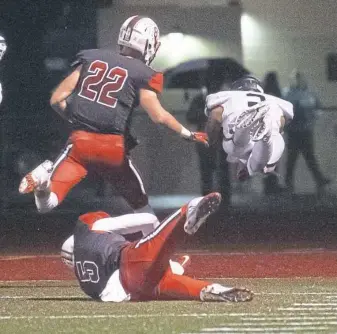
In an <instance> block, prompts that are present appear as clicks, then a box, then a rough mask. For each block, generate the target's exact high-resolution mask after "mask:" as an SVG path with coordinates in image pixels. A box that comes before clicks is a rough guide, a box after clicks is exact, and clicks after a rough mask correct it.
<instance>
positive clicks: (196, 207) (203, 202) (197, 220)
mask: <svg viewBox="0 0 337 334" xmlns="http://www.w3.org/2000/svg"><path fill="white" fill-rule="evenodd" d="M220 203H221V195H220V194H219V193H216V192H214V193H210V194H208V195H206V196H204V197H198V198H195V199H193V200H192V201H190V202H189V203H188V205H187V218H186V222H185V225H184V230H185V232H186V233H187V234H194V233H195V232H197V231H198V229H199V227H200V226H201V225H202V224H203V223H204V222H205V221H206V219H207V218H208V216H209V215H211V214H212V213H213V212H215V211H216V210H217V209H218V207H219V205H220Z"/></svg>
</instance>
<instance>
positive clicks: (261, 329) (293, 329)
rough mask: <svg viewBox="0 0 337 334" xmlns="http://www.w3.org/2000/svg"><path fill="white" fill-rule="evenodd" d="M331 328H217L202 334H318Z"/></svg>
mask: <svg viewBox="0 0 337 334" xmlns="http://www.w3.org/2000/svg"><path fill="white" fill-rule="evenodd" d="M327 329H329V327H326V326H317V327H314V328H298V327H291V326H290V327H288V326H284V327H281V326H280V327H269V328H264V327H256V328H246V329H244V328H235V327H217V328H203V329H202V330H201V332H207V333H214V332H215V333H218V332H221V333H222V332H227V333H233V332H245V333H251V332H264V333H270V332H271V331H276V332H277V333H279V331H296V332H299V331H304V332H305V333H307V332H311V331H314V332H315V333H317V331H318V330H327Z"/></svg>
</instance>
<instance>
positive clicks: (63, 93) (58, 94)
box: [50, 66, 82, 119]
mask: <svg viewBox="0 0 337 334" xmlns="http://www.w3.org/2000/svg"><path fill="white" fill-rule="evenodd" d="M81 68H82V66H78V67H77V68H76V69H75V70H74V71H73V72H72V73H71V74H69V75H68V76H67V77H66V78H65V79H64V80H63V81H62V82H61V83H60V84H59V85H58V86H57V87H56V89H55V90H54V92H53V93H52V96H51V98H50V105H51V107H52V108H53V109H54V110H55V111H56V112H57V113H58V114H59V115H60V116H61V117H63V118H65V119H68V117H67V115H66V114H65V110H66V108H67V101H66V99H67V98H68V97H69V96H70V95H71V93H72V92H73V90H74V89H75V87H76V85H77V82H78V80H79V78H80V73H81Z"/></svg>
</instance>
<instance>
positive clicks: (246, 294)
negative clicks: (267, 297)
mask: <svg viewBox="0 0 337 334" xmlns="http://www.w3.org/2000/svg"><path fill="white" fill-rule="evenodd" d="M253 296H254V294H253V292H251V291H250V290H248V289H246V288H228V287H225V286H223V285H220V284H216V283H215V284H211V285H208V286H206V287H205V288H203V289H202V290H201V291H200V300H201V301H203V302H232V303H239V302H248V301H250V300H252V299H253Z"/></svg>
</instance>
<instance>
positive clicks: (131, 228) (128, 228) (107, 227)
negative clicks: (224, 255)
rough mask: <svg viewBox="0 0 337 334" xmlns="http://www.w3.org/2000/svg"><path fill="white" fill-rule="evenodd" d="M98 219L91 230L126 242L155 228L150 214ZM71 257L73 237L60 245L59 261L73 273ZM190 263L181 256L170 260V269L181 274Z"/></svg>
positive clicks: (188, 258) (154, 222) (186, 257)
mask: <svg viewBox="0 0 337 334" xmlns="http://www.w3.org/2000/svg"><path fill="white" fill-rule="evenodd" d="M103 216H104V217H103V218H99V214H96V218H97V220H96V221H95V223H93V225H92V228H91V229H92V230H93V231H95V230H99V231H106V232H114V233H117V234H120V235H122V236H123V237H125V239H126V240H130V239H133V240H135V234H138V235H139V234H141V236H142V237H144V236H146V235H148V234H149V233H151V232H152V231H153V230H154V226H156V222H157V217H156V216H155V215H153V214H151V213H146V212H144V213H137V214H134V213H132V214H125V215H121V216H118V217H110V216H109V217H106V216H107V215H106V213H104V214H103ZM73 257H74V235H71V236H70V237H69V238H68V239H67V240H66V241H65V242H64V243H63V245H62V248H61V259H62V262H63V263H64V264H65V265H66V266H68V267H69V268H70V269H71V270H72V271H73V268H74V266H73ZM189 263H190V257H189V256H188V255H183V256H181V257H180V258H179V259H178V261H172V260H170V267H171V270H172V272H174V273H175V274H183V273H184V268H185V267H186V266H187V265H188V264H189Z"/></svg>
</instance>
